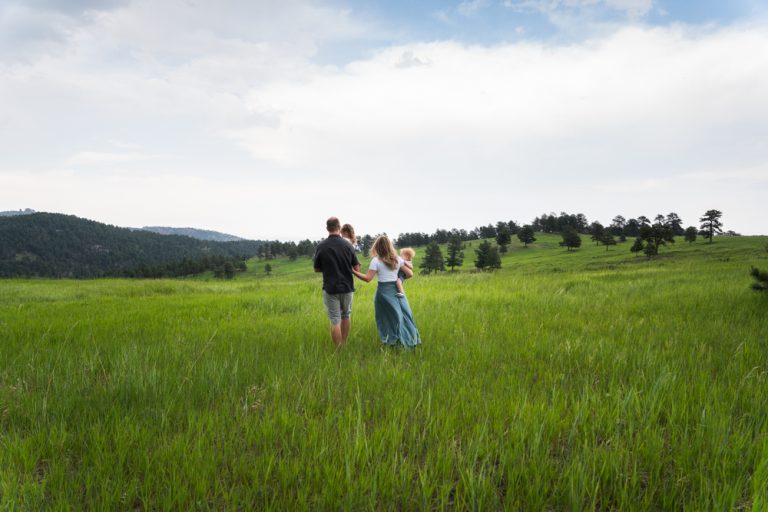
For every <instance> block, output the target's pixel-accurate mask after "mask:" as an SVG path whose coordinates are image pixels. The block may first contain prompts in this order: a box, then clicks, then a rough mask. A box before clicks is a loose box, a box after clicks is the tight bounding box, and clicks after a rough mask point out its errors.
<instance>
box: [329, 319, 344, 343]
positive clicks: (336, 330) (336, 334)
mask: <svg viewBox="0 0 768 512" xmlns="http://www.w3.org/2000/svg"><path fill="white" fill-rule="evenodd" d="M343 322H344V321H343V320H342V324H343ZM331 339H333V344H334V345H336V350H338V349H340V348H341V346H342V345H343V344H344V337H343V336H342V334H341V325H339V324H336V325H332V326H331Z"/></svg>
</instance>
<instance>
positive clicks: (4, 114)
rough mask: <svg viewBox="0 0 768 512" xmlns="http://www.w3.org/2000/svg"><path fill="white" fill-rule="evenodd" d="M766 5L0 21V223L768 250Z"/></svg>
mask: <svg viewBox="0 0 768 512" xmlns="http://www.w3.org/2000/svg"><path fill="white" fill-rule="evenodd" d="M766 55H768V0H729V1H727V2H725V1H721V0H717V1H716V0H699V1H696V2H693V1H684V0H464V1H447V0H442V1H439V0H425V1H419V2H414V1H406V0H390V1H374V0H360V1H344V0H329V1H317V0H314V1H305V0H281V1H279V2H278V1H274V0H270V1H262V0H216V1H214V0H67V1H64V0H59V1H56V0H23V1H21V0H0V210H17V209H23V208H32V209H34V210H37V211H48V212H58V213H66V214H72V215H77V216H79V217H85V218H89V219H93V220H97V221H100V222H106V223H108V224H114V225H118V226H126V227H141V226H146V225H154V226H157V225H162V226H175V227H196V228H201V229H213V230H217V231H222V232H225V233H231V234H235V235H238V236H241V237H245V238H251V239H279V240H300V239H304V238H310V239H313V240H316V239H319V238H322V237H324V236H325V229H324V227H325V220H326V218H328V217H329V216H331V215H335V216H338V217H339V218H340V219H341V221H342V222H350V223H352V224H353V225H354V226H355V228H356V231H357V232H358V234H363V233H368V234H377V233H388V234H390V235H397V234H398V233H402V232H413V231H423V232H430V233H431V232H434V231H435V230H436V229H437V228H453V227H456V228H464V229H471V228H473V227H475V226H479V225H485V224H488V223H495V222H496V221H500V220H504V221H508V220H514V221H516V222H518V223H519V224H526V223H529V222H531V221H532V220H533V219H534V218H535V217H537V216H539V215H541V214H542V213H550V212H556V213H559V212H561V211H565V212H568V213H583V214H585V215H586V216H587V218H588V220H589V221H594V220H597V221H600V222H602V223H604V224H608V223H610V221H611V219H612V218H613V217H615V216H616V215H622V216H624V217H626V218H630V217H637V216H640V215H645V216H646V217H649V218H653V217H655V216H656V215H657V214H659V213H661V214H664V215H666V214H667V213H670V212H676V213H677V214H678V215H679V216H680V217H681V218H682V219H683V223H684V225H685V226H688V225H698V224H699V222H698V219H699V217H701V216H702V215H703V213H704V212H705V211H707V210H710V209H718V210H721V211H722V212H723V217H722V221H723V224H724V229H726V230H728V229H730V230H734V231H737V232H739V233H742V234H768V227H767V226H766V222H765V221H766V219H765V217H766V213H768V199H767V198H768V93H766V91H768V58H766Z"/></svg>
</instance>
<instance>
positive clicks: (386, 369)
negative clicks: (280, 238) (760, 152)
mask: <svg viewBox="0 0 768 512" xmlns="http://www.w3.org/2000/svg"><path fill="white" fill-rule="evenodd" d="M539 238H540V241H539V242H537V243H536V244H534V246H533V247H531V248H529V249H523V248H522V247H519V246H517V245H515V246H514V247H513V250H512V251H511V252H510V253H509V254H508V255H506V256H505V257H504V268H503V269H502V270H501V271H500V272H497V273H495V274H476V273H471V272H459V273H456V274H443V275H440V276H433V277H421V276H419V277H417V278H415V279H413V280H411V281H409V282H408V283H407V285H406V287H407V292H408V296H409V300H410V301H411V305H412V307H413V310H414V314H415V317H416V320H417V323H418V325H419V328H420V330H421V332H422V335H423V337H424V339H425V343H424V345H423V346H422V347H420V348H419V349H418V350H416V351H413V352H403V351H398V350H388V351H381V350H380V348H379V347H378V342H377V341H376V337H375V324H374V319H373V308H372V304H371V301H372V298H373V292H374V290H375V288H374V285H365V284H361V285H359V286H358V293H357V294H356V298H355V314H354V320H353V331H352V336H351V341H350V343H349V345H348V346H347V347H346V349H345V350H344V351H343V352H342V353H341V354H339V355H334V354H333V351H332V349H331V343H330V340H329V337H328V335H327V321H326V320H325V318H324V313H323V309H322V304H321V300H320V295H319V282H320V280H319V277H318V276H317V275H315V274H314V273H313V272H312V270H311V263H310V262H309V260H307V259H300V260H298V261H295V262H289V261H273V262H271V265H272V267H273V268H274V275H272V276H265V275H264V273H263V266H264V262H261V263H254V264H252V265H251V268H250V270H249V271H248V273H246V274H245V275H241V276H238V278H237V279H236V280H235V281H233V282H220V281H213V280H206V279H189V280H163V281H126V280H99V281H43V280H35V281H4V282H2V283H0V339H2V343H0V508H21V509H26V508H35V509H36V508H41V507H43V506H48V507H51V508H72V509H81V508H84V507H85V508H99V509H101V508H110V509H121V508H122V509H125V508H134V509H142V508H158V509H167V508H178V509H190V508H199V509H210V508H213V509H222V508H224V509H226V508H232V509H236V508H237V507H238V506H242V507H246V508H250V507H258V508H274V509H296V508H304V509H318V508H321V509H323V508H334V509H336V508H338V506H341V507H345V508H349V509H355V510H357V509H368V508H372V509H373V508H385V509H392V508H400V509H413V508H456V509H466V508H478V509H498V508H501V507H507V508H512V509H515V508H517V509H546V508H549V509H555V510H561V509H574V510H582V509H585V508H587V509H598V508H599V509H611V508H614V509H621V510H632V509H638V510H644V509H648V508H656V509H658V508H661V509H680V508H689V509H692V510H704V509H713V510H714V509H716V510H726V509H737V508H740V509H749V508H750V507H751V508H753V509H754V510H761V509H764V508H765V507H768V494H767V491H766V489H767V488H768V423H767V422H766V421H767V420H766V418H768V394H766V392H765V390H766V389H767V387H766V386H767V385H768V350H767V349H768V346H767V345H768V326H767V325H766V322H765V313H766V308H768V297H763V296H760V295H759V294H756V293H753V292H751V291H750V290H748V285H749V282H750V278H749V276H748V275H747V271H748V270H749V266H750V265H756V266H758V267H768V253H766V252H765V250H764V248H763V247H764V246H765V243H766V239H765V238H757V237H744V238H732V239H726V238H721V239H717V240H716V243H715V244H712V245H711V246H708V245H707V244H704V243H696V244H694V245H693V246H688V245H686V244H683V243H680V242H678V244H677V245H675V246H674V247H672V248H670V249H662V251H663V254H662V256H661V257H659V258H658V259H656V260H653V261H647V260H646V259H645V258H644V257H639V258H637V257H635V256H633V255H631V254H629V253H628V247H629V245H628V244H620V245H618V246H616V247H614V248H611V249H610V250H608V251H606V250H605V249H604V248H603V247H594V246H592V245H590V244H589V243H588V242H587V240H586V239H585V246H584V247H583V248H582V249H581V250H579V251H576V252H573V253H567V252H566V251H564V250H562V249H560V248H559V247H557V241H558V238H557V237H554V236H547V235H542V236H540V237H539ZM466 253H467V256H468V262H467V265H465V266H466V267H471V265H472V262H471V260H472V259H473V258H472V250H471V248H468V249H467V251H466ZM417 264H418V262H417Z"/></svg>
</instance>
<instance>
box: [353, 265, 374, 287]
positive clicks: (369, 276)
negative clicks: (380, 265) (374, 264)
mask: <svg viewBox="0 0 768 512" xmlns="http://www.w3.org/2000/svg"><path fill="white" fill-rule="evenodd" d="M358 268H359V267H358ZM352 273H353V274H355V275H356V276H357V278H358V279H360V280H362V281H365V282H366V283H370V282H371V280H372V279H373V276H375V275H376V271H375V270H368V273H367V274H363V273H362V272H360V271H359V270H357V269H355V268H353V269H352Z"/></svg>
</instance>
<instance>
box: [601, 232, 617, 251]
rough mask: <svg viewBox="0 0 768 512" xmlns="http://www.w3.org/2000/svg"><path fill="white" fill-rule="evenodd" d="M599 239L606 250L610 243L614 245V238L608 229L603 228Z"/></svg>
mask: <svg viewBox="0 0 768 512" xmlns="http://www.w3.org/2000/svg"><path fill="white" fill-rule="evenodd" d="M600 241H601V242H602V243H603V245H604V246H605V250H606V251H607V250H608V247H610V246H612V245H616V239H615V238H614V237H613V233H611V232H610V231H609V230H607V229H606V230H605V232H604V233H603V238H601V239H600Z"/></svg>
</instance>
